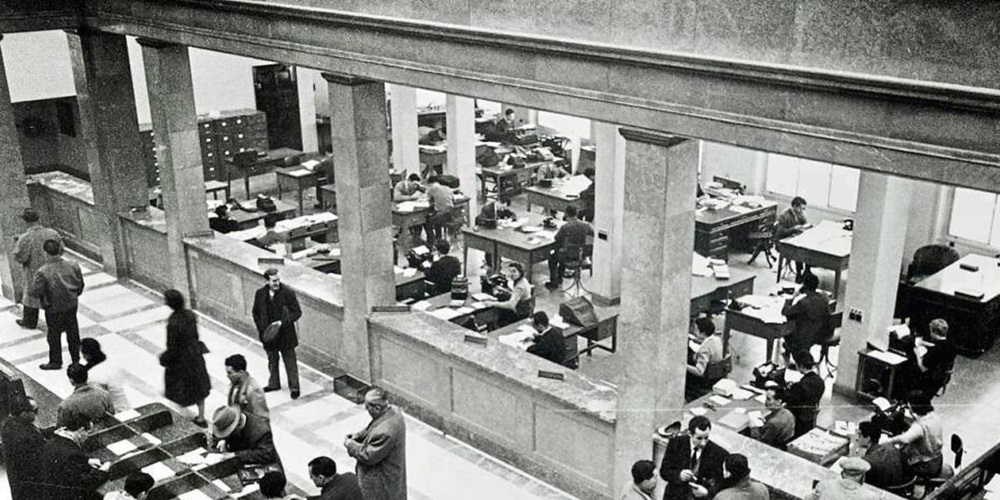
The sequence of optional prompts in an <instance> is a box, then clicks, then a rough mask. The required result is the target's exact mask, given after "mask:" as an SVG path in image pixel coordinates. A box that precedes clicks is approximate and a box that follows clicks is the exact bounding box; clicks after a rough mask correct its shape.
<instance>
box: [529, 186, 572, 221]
mask: <svg viewBox="0 0 1000 500" xmlns="http://www.w3.org/2000/svg"><path fill="white" fill-rule="evenodd" d="M525 191H526V192H527V193H528V207H527V210H528V212H529V213H530V212H531V206H532V205H541V206H542V207H543V208H544V209H545V210H543V212H542V213H545V214H547V213H549V212H550V211H552V210H555V211H559V212H565V211H566V207H570V206H573V207H576V209H577V210H583V200H582V199H581V198H580V195H571V194H566V193H564V192H562V191H561V190H560V188H559V187H550V188H543V187H540V186H531V187H528V188H527V189H525Z"/></svg>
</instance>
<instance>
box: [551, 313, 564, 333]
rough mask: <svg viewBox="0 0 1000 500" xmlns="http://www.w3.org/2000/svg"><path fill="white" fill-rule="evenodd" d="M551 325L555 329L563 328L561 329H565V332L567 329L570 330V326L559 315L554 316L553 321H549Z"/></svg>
mask: <svg viewBox="0 0 1000 500" xmlns="http://www.w3.org/2000/svg"><path fill="white" fill-rule="evenodd" d="M549 324H550V325H552V326H554V327H556V328H561V329H564V330H565V329H566V328H569V325H568V324H566V322H565V321H563V319H562V316H558V315H556V316H553V317H552V319H550V320H549Z"/></svg>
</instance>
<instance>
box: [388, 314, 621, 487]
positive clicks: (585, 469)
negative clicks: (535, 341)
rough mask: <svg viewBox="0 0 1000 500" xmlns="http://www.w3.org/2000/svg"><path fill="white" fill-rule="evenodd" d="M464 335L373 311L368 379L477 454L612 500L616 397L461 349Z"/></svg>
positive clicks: (430, 320) (427, 320)
mask: <svg viewBox="0 0 1000 500" xmlns="http://www.w3.org/2000/svg"><path fill="white" fill-rule="evenodd" d="M466 333H469V331H468V330H466V329H464V328H461V327H459V326H457V325H455V324H453V323H450V322H447V321H444V320H441V319H439V318H436V317H433V316H431V315H428V314H424V313H419V312H410V313H373V315H372V317H371V318H370V319H369V338H370V340H371V342H372V366H373V374H374V378H375V381H376V382H377V383H378V384H379V385H382V386H384V387H386V388H387V389H389V390H390V392H391V393H393V394H394V395H395V396H397V399H398V400H399V401H398V402H399V403H400V404H402V405H403V406H404V407H405V408H406V409H407V410H408V411H409V412H410V413H412V414H414V415H417V416H419V417H420V418H421V419H422V420H424V421H426V422H428V423H430V424H431V425H434V426H435V427H438V428H439V429H441V430H443V431H444V432H446V433H448V434H451V435H453V436H455V437H457V438H459V439H461V440H463V441H466V442H468V443H470V444H472V445H473V446H475V447H476V448H479V449H481V450H484V451H486V452H488V453H490V454H492V455H494V456H497V457H500V458H501V459H503V460H505V461H507V462H510V463H512V464H514V465H516V466H517V467H519V468H521V469H522V470H525V471H528V472H529V473H531V474H534V475H536V476H538V477H540V478H542V479H544V480H546V481H548V482H551V483H553V484H555V485H557V486H559V487H561V488H563V489H565V490H566V491H569V492H571V493H573V494H574V495H576V496H579V497H581V498H589V499H604V500H606V499H608V498H612V497H614V496H615V495H614V493H613V492H612V491H611V490H612V486H611V482H612V475H613V474H612V473H613V471H612V468H611V464H612V463H613V462H614V460H613V455H614V439H615V420H614V411H615V406H616V404H617V401H618V396H617V393H616V392H615V390H614V389H612V388H611V387H608V386H605V385H600V384H596V383H594V382H592V381H590V380H588V379H586V378H584V377H582V376H581V375H579V374H578V373H577V372H575V371H573V370H570V369H567V368H564V367H562V366H559V365H557V364H554V363H551V362H548V361H546V360H544V359H542V358H539V357H537V356H533V355H530V354H526V353H525V352H524V351H521V350H520V349H516V348H513V347H510V346H507V345H505V344H502V343H499V342H496V341H494V340H493V339H490V341H489V343H488V344H487V345H485V346H484V345H479V344H474V343H467V342H465V341H464V337H465V334H466ZM539 370H545V371H548V372H555V373H559V374H562V375H563V377H565V380H563V381H559V380H552V379H546V378H540V377H539V376H538V371H539Z"/></svg>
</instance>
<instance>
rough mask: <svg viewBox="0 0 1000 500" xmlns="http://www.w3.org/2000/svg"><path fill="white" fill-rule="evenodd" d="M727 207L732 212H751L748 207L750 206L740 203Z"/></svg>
mask: <svg viewBox="0 0 1000 500" xmlns="http://www.w3.org/2000/svg"><path fill="white" fill-rule="evenodd" d="M729 209H730V210H732V211H733V212H736V213H738V214H748V213H750V212H753V209H752V208H750V207H744V206H740V205H730V206H729Z"/></svg>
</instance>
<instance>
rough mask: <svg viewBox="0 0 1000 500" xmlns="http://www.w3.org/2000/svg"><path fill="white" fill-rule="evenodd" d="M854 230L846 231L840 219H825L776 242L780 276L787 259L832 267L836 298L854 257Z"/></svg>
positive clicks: (825, 267)
mask: <svg viewBox="0 0 1000 500" xmlns="http://www.w3.org/2000/svg"><path fill="white" fill-rule="evenodd" d="M851 240H852V233H851V231H845V230H844V228H843V225H842V224H841V223H839V222H831V221H826V220H825V221H822V222H820V223H819V224H818V225H816V226H815V227H811V228H809V229H806V230H805V231H803V232H802V234H798V235H795V236H791V237H789V238H785V239H782V240H777V241H775V247H776V248H777V249H778V278H777V280H776V281H777V282H780V281H781V271H782V268H783V266H784V263H785V261H786V260H793V261H796V262H801V263H803V264H806V265H809V266H812V267H819V268H822V269H831V270H833V273H834V282H833V283H834V284H833V298H837V293H838V292H839V290H840V273H841V272H843V271H844V270H845V269H847V266H848V264H849V263H850V260H851Z"/></svg>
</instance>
